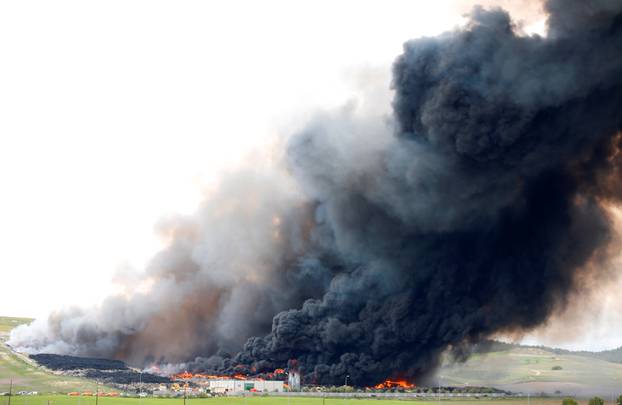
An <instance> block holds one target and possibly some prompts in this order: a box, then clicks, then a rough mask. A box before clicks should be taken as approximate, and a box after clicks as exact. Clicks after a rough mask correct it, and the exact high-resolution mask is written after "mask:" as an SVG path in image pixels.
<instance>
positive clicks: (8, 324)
mask: <svg viewBox="0 0 622 405" xmlns="http://www.w3.org/2000/svg"><path fill="white" fill-rule="evenodd" d="M30 321H31V319H27V318H8V317H0V392H6V391H8V390H9V382H10V381H11V380H13V391H22V390H24V391H38V392H48V393H54V392H59V393H63V392H70V391H87V390H90V391H94V390H95V388H96V384H95V383H94V382H92V381H89V380H86V379H82V378H75V377H66V376H60V375H56V374H53V373H50V372H48V371H46V370H44V369H42V368H40V367H38V366H37V365H36V364H35V363H34V362H32V361H31V360H30V359H28V358H27V357H25V356H21V355H18V354H15V353H14V352H12V351H11V350H10V349H9V348H8V347H7V346H6V345H5V344H4V343H5V341H6V339H7V337H8V334H9V331H10V330H11V329H13V328H14V327H16V326H18V325H20V324H23V323H28V322H30Z"/></svg>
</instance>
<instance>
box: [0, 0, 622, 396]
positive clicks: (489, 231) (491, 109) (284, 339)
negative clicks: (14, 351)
mask: <svg viewBox="0 0 622 405" xmlns="http://www.w3.org/2000/svg"><path fill="white" fill-rule="evenodd" d="M544 7H545V10H546V11H547V12H548V13H549V18H548V35H547V36H546V37H541V36H537V35H535V36H526V35H521V34H519V33H518V31H519V30H518V29H517V27H516V26H515V25H514V24H513V22H512V20H511V18H510V16H509V15H508V13H506V12H505V11H503V10H501V9H498V8H492V9H484V8H480V7H476V8H474V9H473V11H472V12H471V14H470V17H469V22H468V23H467V24H466V25H465V26H464V27H462V28H459V29H456V30H454V31H451V32H448V33H446V34H443V35H441V36H439V37H434V38H422V39H416V40H411V41H408V42H407V43H406V44H405V45H404V51H403V53H402V54H401V55H400V56H399V57H398V58H397V60H396V61H395V64H394V66H393V82H392V87H393V91H394V98H393V102H392V107H393V112H392V114H391V115H390V116H387V117H378V116H375V115H366V114H364V113H361V112H360V111H359V110H357V109H356V108H355V107H352V108H345V109H343V110H340V111H336V112H325V113H321V114H318V115H317V116H316V117H315V118H314V119H312V120H311V122H309V123H308V125H306V126H305V128H304V129H303V130H301V131H299V132H298V133H296V134H294V135H293V136H291V137H290V139H289V140H288V144H287V147H286V151H285V157H284V159H283V167H284V169H283V170H279V169H276V170H260V169H257V170H253V168H251V169H248V170H245V171H241V172H240V173H237V174H232V175H230V176H229V177H227V178H225V179H224V180H223V183H222V186H221V189H220V190H219V191H218V192H217V193H215V194H214V195H212V196H211V197H210V198H209V199H208V200H207V201H206V202H205V203H204V204H203V206H202V207H201V208H200V209H199V210H198V212H197V213H196V214H195V215H194V216H192V217H189V218H181V219H179V220H176V221H173V222H172V223H170V224H168V226H167V227H165V232H166V234H167V235H168V237H169V244H168V247H167V248H166V249H165V250H164V251H162V252H160V253H158V254H157V255H156V256H155V257H154V259H153V261H152V263H151V265H150V266H149V267H148V269H147V270H146V272H145V283H146V284H148V286H147V287H146V288H145V291H144V292H137V293H134V294H132V295H131V296H129V297H124V296H116V297H111V298H110V299H109V300H107V301H106V302H104V303H103V304H102V305H101V307H99V308H97V309H93V310H74V311H68V312H59V313H56V314H54V315H53V316H51V317H50V319H48V320H46V321H40V322H37V323H35V324H33V325H31V326H27V327H21V328H18V329H16V330H15V331H14V333H13V334H12V336H11V340H10V343H11V344H12V345H13V346H15V347H17V348H19V349H21V350H26V351H31V352H46V351H51V352H57V353H71V354H79V355H97V356H104V357H114V358H120V359H124V360H128V361H130V362H132V363H133V364H139V365H140V364H142V365H145V364H149V363H152V362H155V363H177V364H179V363H182V362H183V363H184V366H185V367H189V368H195V369H202V370H209V371H214V372H230V371H232V370H233V369H234V368H235V367H237V368H236V370H238V369H240V367H241V368H242V369H246V370H248V371H253V372H261V371H263V370H271V369H274V368H277V367H283V366H285V365H286V364H287V362H288V360H290V359H297V360H298V362H299V365H300V366H301V369H302V372H303V375H304V376H305V378H306V380H307V381H312V382H317V383H340V382H342V381H343V379H344V377H345V376H346V375H349V376H350V381H352V383H354V384H356V385H369V384H373V383H376V382H378V381H381V380H384V379H385V378H388V377H391V378H395V377H400V378H407V379H421V378H425V376H426V375H428V374H429V373H430V372H432V371H433V370H434V369H435V367H436V366H437V364H438V361H439V357H440V354H441V353H442V352H444V351H445V350H448V349H449V350H451V351H453V352H454V353H456V354H462V353H464V352H465V350H467V348H468V345H469V344H471V343H474V342H477V341H480V340H481V339H484V338H487V337H489V336H491V335H493V334H496V333H513V332H517V331H525V330H531V329H533V328H535V327H537V326H539V325H541V324H543V323H544V322H546V321H547V319H549V318H550V317H551V316H553V315H555V314H557V313H559V312H560V311H562V310H563V309H564V308H565V307H566V306H567V304H568V302H569V301H570V300H575V299H579V298H580V297H581V295H582V294H585V293H587V291H585V290H586V289H585V288H583V286H582V285H581V283H580V281H581V280H583V279H585V278H586V277H587V276H588V274H589V275H590V279H600V277H598V274H597V275H596V276H594V277H592V275H591V273H594V272H595V273H599V272H606V271H612V268H611V266H604V265H601V264H604V263H606V262H607V260H608V253H609V251H610V248H611V243H612V241H613V240H614V238H613V227H612V220H611V218H610V214H609V208H608V207H611V206H615V205H617V204H618V203H619V198H620V191H621V189H620V177H619V175H618V174H619V168H620V150H619V147H620V136H619V133H620V131H621V130H622V53H621V52H620V49H622V2H620V1H613V0H593V1H579V0H566V1H561V0H549V1H547V2H545V3H544ZM602 279H603V280H606V279H607V277H604V276H603V277H602Z"/></svg>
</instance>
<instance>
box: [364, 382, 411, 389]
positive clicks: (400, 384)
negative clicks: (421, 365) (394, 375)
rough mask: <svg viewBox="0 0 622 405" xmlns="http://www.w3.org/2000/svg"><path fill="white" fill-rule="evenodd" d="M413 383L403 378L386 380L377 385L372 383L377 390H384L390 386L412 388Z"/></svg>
mask: <svg viewBox="0 0 622 405" xmlns="http://www.w3.org/2000/svg"><path fill="white" fill-rule="evenodd" d="M414 387H415V384H411V383H409V382H408V381H405V380H386V381H384V382H381V383H380V384H378V385H374V388H375V389H377V390H386V389H391V388H414Z"/></svg>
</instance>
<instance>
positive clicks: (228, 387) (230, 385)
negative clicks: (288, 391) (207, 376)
mask: <svg viewBox="0 0 622 405" xmlns="http://www.w3.org/2000/svg"><path fill="white" fill-rule="evenodd" d="M205 387H206V388H208V389H209V390H210V392H212V393H215V394H238V393H243V392H250V391H253V392H283V381H273V380H234V379H231V380H224V379H223V380H220V379H215V380H207V382H206V384H205Z"/></svg>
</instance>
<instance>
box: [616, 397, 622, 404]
mask: <svg viewBox="0 0 622 405" xmlns="http://www.w3.org/2000/svg"><path fill="white" fill-rule="evenodd" d="M616 402H617V403H618V405H622V395H620V396H619V397H618V400H617V401H616Z"/></svg>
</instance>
